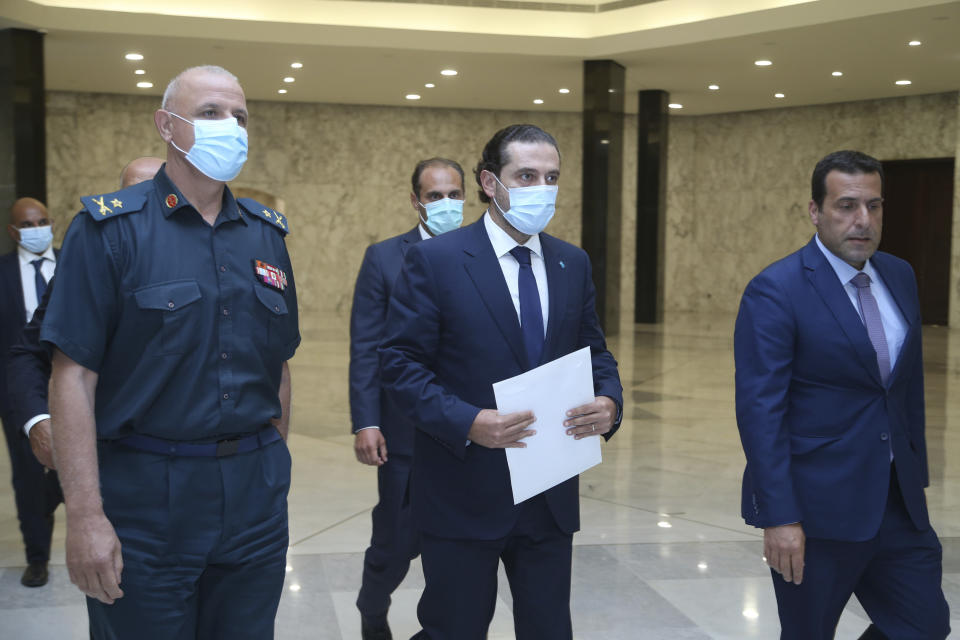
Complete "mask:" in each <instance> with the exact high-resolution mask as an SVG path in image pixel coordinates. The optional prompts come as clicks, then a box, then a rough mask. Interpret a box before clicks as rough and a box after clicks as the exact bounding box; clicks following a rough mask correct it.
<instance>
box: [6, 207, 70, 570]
mask: <svg viewBox="0 0 960 640" xmlns="http://www.w3.org/2000/svg"><path fill="white" fill-rule="evenodd" d="M7 233H9V234H10V237H11V238H12V239H13V241H14V242H16V243H17V244H18V247H17V250H16V251H13V252H11V253H8V254H6V255H3V256H0V420H2V422H3V433H4V435H5V436H6V440H7V450H8V451H9V453H10V468H11V471H12V475H13V495H14V499H15V501H16V505H17V517H18V519H19V520H20V532H21V533H22V534H23V543H24V546H25V547H26V557H27V568H26V570H24V572H23V575H22V576H21V578H20V582H21V584H23V585H24V586H26V587H40V586H43V585H45V584H46V583H47V577H48V574H47V563H48V562H49V561H50V540H51V538H52V536H53V512H54V511H55V510H56V508H57V505H59V504H60V503H61V502H62V501H63V495H62V494H61V493H60V483H59V480H58V479H57V474H56V473H53V472H48V471H46V470H45V469H44V467H43V465H42V464H40V463H39V462H38V461H37V459H36V458H34V456H33V453H32V452H31V450H30V442H29V441H28V440H27V437H26V435H25V434H24V431H23V429H24V428H25V427H26V428H28V429H29V427H30V426H32V425H30V424H24V423H23V422H22V421H21V420H20V419H19V417H18V416H17V415H16V412H15V411H14V400H15V398H14V397H13V395H12V394H11V393H10V392H9V390H8V384H9V382H10V381H9V380H8V379H7V358H8V354H9V351H10V347H11V345H13V344H14V343H16V342H17V340H19V339H20V335H21V333H22V332H23V327H24V325H26V323H27V321H28V320H30V318H31V317H32V316H33V312H34V311H35V310H36V308H37V304H38V303H39V302H40V299H41V298H42V297H43V293H44V291H45V290H46V286H47V281H48V280H50V278H52V277H53V271H54V268H55V266H56V261H57V256H56V253H55V252H54V250H53V221H52V220H51V219H50V217H49V215H47V208H46V207H45V206H44V205H43V203H41V202H39V201H38V200H34V199H33V198H20V199H19V200H17V201H16V202H15V203H14V204H13V207H12V208H11V210H10V224H9V226H8V227H7Z"/></svg>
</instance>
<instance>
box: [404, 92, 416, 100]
mask: <svg viewBox="0 0 960 640" xmlns="http://www.w3.org/2000/svg"><path fill="white" fill-rule="evenodd" d="M405 97H406V99H407V100H419V99H420V95H419V94H417V93H408V94H407V95H406V96H405Z"/></svg>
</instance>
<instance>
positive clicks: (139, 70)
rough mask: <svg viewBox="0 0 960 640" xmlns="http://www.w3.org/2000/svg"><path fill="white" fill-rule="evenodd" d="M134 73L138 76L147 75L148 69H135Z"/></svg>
mask: <svg viewBox="0 0 960 640" xmlns="http://www.w3.org/2000/svg"><path fill="white" fill-rule="evenodd" d="M134 73H135V74H136V75H138V76H142V75H146V73H147V71H146V69H137V70H136V71H134Z"/></svg>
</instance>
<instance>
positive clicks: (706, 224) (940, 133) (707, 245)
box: [665, 92, 960, 326]
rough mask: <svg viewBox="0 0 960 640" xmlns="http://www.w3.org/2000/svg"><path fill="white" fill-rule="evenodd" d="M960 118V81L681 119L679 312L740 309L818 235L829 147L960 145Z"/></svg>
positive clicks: (915, 150) (910, 150)
mask: <svg viewBox="0 0 960 640" xmlns="http://www.w3.org/2000/svg"><path fill="white" fill-rule="evenodd" d="M958 120H960V115H958V94H957V93H953V92H951V93H946V94H936V95H926V96H914V97H908V98H897V99H888V100H870V101H863V102H848V103H838V104H831V105H823V106H815V107H802V108H792V109H775V110H768V111H753V112H746V113H730V114H721V115H712V116H699V117H674V118H672V119H671V121H670V143H669V158H670V160H669V166H668V174H667V175H668V192H667V228H666V231H667V236H666V251H665V267H666V269H665V270H666V283H665V299H666V305H665V306H666V309H667V311H668V312H677V311H694V312H703V311H706V312H733V311H736V309H737V305H738V304H739V300H740V294H741V293H742V292H743V289H744V287H745V286H746V284H747V282H748V281H749V280H750V278H751V277H753V275H755V274H756V273H757V272H759V271H760V270H761V269H763V267H765V266H766V265H767V264H769V263H771V262H773V261H774V260H777V259H778V258H780V257H782V256H785V255H787V254H788V253H790V252H792V251H794V250H796V249H797V248H799V247H800V246H802V245H803V244H804V243H806V242H807V241H808V240H809V239H810V237H811V236H812V235H813V232H814V228H813V226H812V225H811V223H810V222H809V218H808V215H807V203H808V202H809V200H810V186H809V185H810V173H811V172H812V170H813V167H814V165H815V164H816V162H817V160H819V159H820V158H821V157H823V156H824V155H826V154H827V153H830V152H831V151H835V150H838V149H859V150H861V151H863V152H865V153H869V154H870V155H873V156H875V157H877V158H879V159H880V160H902V159H909V158H938V157H950V156H955V155H956V154H958V153H960V140H958V135H960V131H958V126H957V122H958ZM958 180H960V173H958ZM957 185H960V181H958V183H957ZM954 193H955V194H957V193H960V188H957V187H956V186H955V189H954ZM956 202H957V205H956V206H955V208H954V241H953V256H954V259H953V269H952V279H951V282H952V283H953V286H952V288H951V290H952V291H953V295H952V296H951V305H950V306H951V319H952V322H951V324H952V325H953V326H958V323H960V309H958V306H960V242H958V241H957V239H958V237H960V197H958V198H957V200H956Z"/></svg>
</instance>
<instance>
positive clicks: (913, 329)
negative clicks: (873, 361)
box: [870, 253, 920, 384]
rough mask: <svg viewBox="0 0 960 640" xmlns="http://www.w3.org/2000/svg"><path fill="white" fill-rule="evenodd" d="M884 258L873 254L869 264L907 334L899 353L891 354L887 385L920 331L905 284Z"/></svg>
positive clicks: (899, 368) (879, 254) (896, 373)
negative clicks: (901, 320)
mask: <svg viewBox="0 0 960 640" xmlns="http://www.w3.org/2000/svg"><path fill="white" fill-rule="evenodd" d="M886 258H887V257H886V256H885V255H884V254H882V253H875V254H873V257H872V258H870V263H871V264H872V265H873V268H874V269H875V270H876V272H877V273H878V274H879V275H880V278H881V279H882V280H883V284H884V285H885V286H886V288H887V291H888V292H889V293H890V296H891V297H892V298H893V301H894V302H895V303H896V305H897V307H898V308H899V309H900V315H901V316H902V317H903V321H904V322H905V323H906V324H907V334H906V335H905V336H904V337H903V344H902V345H901V346H900V353H897V354H891V355H896V358H897V363H896V364H895V365H893V371H891V372H890V377H889V378H888V379H887V383H888V384H889V383H891V382H892V381H893V380H894V378H895V377H896V376H897V375H898V374H899V373H900V370H901V369H902V368H903V367H902V366H901V363H902V362H903V361H904V358H901V357H900V355H901V354H902V353H903V352H904V350H906V349H907V345H908V344H909V343H910V341H912V340H915V339H918V338H919V335H917V332H918V331H919V330H920V326H919V323H918V322H917V319H918V318H917V309H916V308H915V307H914V305H911V304H910V303H911V302H912V300H911V296H910V292H909V290H908V289H907V286H906V283H905V282H904V281H903V279H902V278H897V277H895V275H894V272H893V264H891V263H890V262H888V261H887V259H886Z"/></svg>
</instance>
